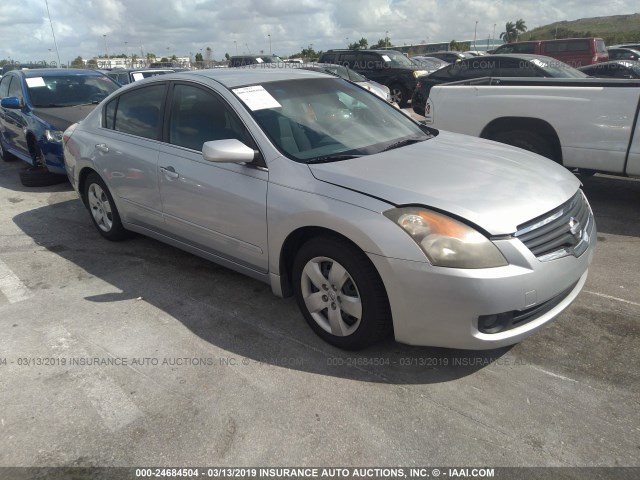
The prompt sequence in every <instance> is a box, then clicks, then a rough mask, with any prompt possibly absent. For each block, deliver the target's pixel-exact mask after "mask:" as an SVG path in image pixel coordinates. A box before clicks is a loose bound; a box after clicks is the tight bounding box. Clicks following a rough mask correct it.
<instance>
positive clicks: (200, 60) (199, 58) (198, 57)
mask: <svg viewBox="0 0 640 480" xmlns="http://www.w3.org/2000/svg"><path fill="white" fill-rule="evenodd" d="M203 61H204V60H203V58H202V54H201V53H196V62H203Z"/></svg>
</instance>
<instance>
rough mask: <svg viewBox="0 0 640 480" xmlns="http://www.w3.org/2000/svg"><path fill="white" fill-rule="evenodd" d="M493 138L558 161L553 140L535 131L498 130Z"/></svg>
mask: <svg viewBox="0 0 640 480" xmlns="http://www.w3.org/2000/svg"><path fill="white" fill-rule="evenodd" d="M491 140H495V141H496V142H500V143H506V144H507V145H512V146H514V147H518V148H522V149H523V150H528V151H530V152H533V153H537V154H538V155H542V156H543V157H547V158H549V159H551V160H553V161H555V162H557V161H558V158H557V155H556V152H555V149H554V148H553V145H552V144H551V142H550V141H549V140H547V139H546V138H545V137H543V136H542V135H539V134H537V133H535V132H530V131H528V130H510V131H506V132H498V133H497V134H495V135H494V136H493V138H491Z"/></svg>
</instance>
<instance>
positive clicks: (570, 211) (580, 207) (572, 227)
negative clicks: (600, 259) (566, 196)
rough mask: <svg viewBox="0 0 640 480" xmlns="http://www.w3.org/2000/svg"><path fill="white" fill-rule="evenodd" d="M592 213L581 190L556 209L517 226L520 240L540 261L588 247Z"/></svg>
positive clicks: (577, 253) (580, 252)
mask: <svg viewBox="0 0 640 480" xmlns="http://www.w3.org/2000/svg"><path fill="white" fill-rule="evenodd" d="M592 223H593V213H592V212H591V207H590V206H589V202H587V199H586V198H585V196H584V194H583V193H582V190H578V192H577V193H576V194H575V195H574V196H573V197H572V198H571V199H570V200H569V201H568V202H566V203H564V204H562V205H560V206H559V207H558V208H556V209H554V210H552V211H551V212H549V213H546V214H544V215H542V216H540V217H538V218H535V219H533V220H531V221H529V222H527V223H525V224H523V225H520V226H519V227H518V231H517V232H516V234H515V237H516V238H518V239H520V241H521V242H522V243H524V244H525V245H526V246H527V248H529V250H531V252H532V253H533V254H534V255H535V256H536V257H537V258H538V259H539V260H541V261H549V260H554V259H556V258H560V257H565V256H567V255H574V256H576V257H579V256H580V255H582V254H583V253H584V252H585V251H586V250H587V247H588V246H589V231H590V230H591V225H592Z"/></svg>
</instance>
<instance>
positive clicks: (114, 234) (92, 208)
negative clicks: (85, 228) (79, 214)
mask: <svg viewBox="0 0 640 480" xmlns="http://www.w3.org/2000/svg"><path fill="white" fill-rule="evenodd" d="M84 185H85V188H84V196H85V197H84V198H85V199H86V205H87V208H88V210H89V214H90V215H91V220H92V221H93V224H94V225H95V227H96V228H97V229H98V232H99V233H100V235H102V236H103V237H104V238H106V239H107V240H112V241H118V240H124V239H125V238H127V237H128V236H129V232H128V231H127V230H126V229H125V228H124V227H123V226H122V222H121V220H120V215H119V213H118V209H117V208H116V204H115V202H114V201H113V197H112V196H111V193H110V192H109V189H108V188H107V185H106V184H105V183H104V181H103V180H102V178H100V176H99V175H98V174H97V173H90V174H89V175H88V176H87V179H86V181H85V184H84Z"/></svg>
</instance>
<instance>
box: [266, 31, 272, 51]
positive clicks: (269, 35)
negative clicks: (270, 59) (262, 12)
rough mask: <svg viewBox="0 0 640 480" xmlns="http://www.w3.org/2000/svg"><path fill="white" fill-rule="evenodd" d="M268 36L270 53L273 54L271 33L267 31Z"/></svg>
mask: <svg viewBox="0 0 640 480" xmlns="http://www.w3.org/2000/svg"><path fill="white" fill-rule="evenodd" d="M267 36H268V37H269V55H273V52H272V51H271V34H270V33H267Z"/></svg>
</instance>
